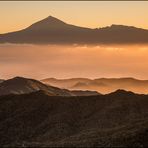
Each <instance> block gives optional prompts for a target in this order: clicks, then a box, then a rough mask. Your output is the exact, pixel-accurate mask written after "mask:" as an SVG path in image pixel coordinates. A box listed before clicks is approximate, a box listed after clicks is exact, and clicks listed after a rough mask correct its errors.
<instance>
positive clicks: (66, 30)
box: [0, 16, 148, 44]
mask: <svg viewBox="0 0 148 148" xmlns="http://www.w3.org/2000/svg"><path fill="white" fill-rule="evenodd" d="M7 42H8V43H34V44H52V43H53V44H98V43H101V44H103V43H105V44H107V43H109V44H112V43H113V44H116V43H119V44H120V43H128V44H130V43H136V44H137V43H148V30H146V29H141V28H136V27H132V26H124V25H111V26H109V27H104V28H98V29H91V28H85V27H79V26H75V25H71V24H67V23H65V22H63V21H61V20H59V19H57V18H55V17H52V16H49V17H47V18H45V19H43V20H41V21H39V22H36V23H34V24H32V25H31V26H29V27H27V28H26V29H23V30H20V31H16V32H10V33H6V34H1V35H0V43H7Z"/></svg>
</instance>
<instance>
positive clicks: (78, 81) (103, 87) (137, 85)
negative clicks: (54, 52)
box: [41, 78, 148, 94]
mask: <svg viewBox="0 0 148 148" xmlns="http://www.w3.org/2000/svg"><path fill="white" fill-rule="evenodd" d="M41 82H43V83H45V84H50V85H53V86H58V87H60V88H65V89H70V90H91V91H98V92H100V93H103V94H106V93H110V92H113V91H116V90H118V89H124V90H127V91H132V92H135V93H144V94H148V80H138V79H135V78H99V79H87V78H72V79H55V78H49V79H43V80H41Z"/></svg>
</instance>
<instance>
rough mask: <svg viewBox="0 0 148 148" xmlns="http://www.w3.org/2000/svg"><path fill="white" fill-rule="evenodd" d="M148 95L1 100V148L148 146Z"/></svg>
mask: <svg viewBox="0 0 148 148" xmlns="http://www.w3.org/2000/svg"><path fill="white" fill-rule="evenodd" d="M147 106H148V96H147V95H138V94H134V93H130V92H126V91H123V90H122V91H121V90H119V91H117V92H114V93H112V94H109V95H98V96H89V97H86V96H85V97H84V96H83V97H76V96H73V97H68V98H67V97H62V96H49V95H47V94H46V92H44V91H38V92H33V93H30V94H22V95H7V96H0V131H1V132H0V137H1V138H0V145H1V146H7V147H10V146H12V147H16V146H17V147H22V146H26V147H27V146H28V147H29V146H32V147H41V146H46V147H49V146H51V147H55V146H58V147H59V146H60V147H61V146H65V147H70V146H73V147H78V146H81V147H82V146H83V147H86V146H88V147H99V146H100V147H131V146H132V147H139V146H141V147H143V146H145V147H146V146H148V143H147V141H148V132H147V131H148V107H147Z"/></svg>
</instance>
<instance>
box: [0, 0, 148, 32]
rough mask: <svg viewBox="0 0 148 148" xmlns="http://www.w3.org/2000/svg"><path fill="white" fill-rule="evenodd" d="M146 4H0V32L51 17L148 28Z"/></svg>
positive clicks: (95, 24)
mask: <svg viewBox="0 0 148 148" xmlns="http://www.w3.org/2000/svg"><path fill="white" fill-rule="evenodd" d="M147 14H148V2H147V1H118V2H117V1H104V2H103V1H92V2H91V1H84V2H83V1H69V2H66V1H61V2H60V1H43V2H41V1H28V2H27V1H20V2H19V1H12V2H11V1H1V2H0V20H1V21H0V22H1V27H0V33H6V32H11V31H15V30H20V29H23V28H25V27H27V26H29V25H31V24H32V23H34V22H36V21H39V20H41V19H43V18H45V17H47V16H49V15H52V16H55V17H57V18H59V19H61V20H63V21H65V22H67V23H71V24H75V25H79V26H85V27H91V28H97V27H103V26H107V25H111V24H123V25H131V26H137V27H142V28H146V29H148V21H147V20H148V15H147Z"/></svg>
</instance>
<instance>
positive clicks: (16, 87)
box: [0, 77, 72, 96]
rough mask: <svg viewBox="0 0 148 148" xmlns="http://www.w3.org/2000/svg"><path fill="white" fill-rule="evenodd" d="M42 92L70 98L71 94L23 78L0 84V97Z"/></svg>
mask: <svg viewBox="0 0 148 148" xmlns="http://www.w3.org/2000/svg"><path fill="white" fill-rule="evenodd" d="M39 90H43V91H44V92H46V93H47V94H48V95H52V96H55V95H60V96H71V95H72V93H71V92H70V91H68V90H66V89H65V90H64V89H59V88H57V87H53V86H49V85H48V86H47V85H45V84H43V83H41V82H40V81H37V80H34V79H27V78H23V77H15V78H12V79H8V80H5V81H3V82H2V83H0V95H8V94H26V93H31V92H36V91H39Z"/></svg>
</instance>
